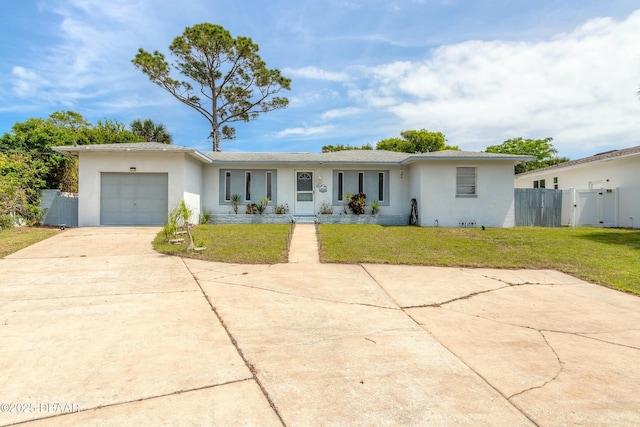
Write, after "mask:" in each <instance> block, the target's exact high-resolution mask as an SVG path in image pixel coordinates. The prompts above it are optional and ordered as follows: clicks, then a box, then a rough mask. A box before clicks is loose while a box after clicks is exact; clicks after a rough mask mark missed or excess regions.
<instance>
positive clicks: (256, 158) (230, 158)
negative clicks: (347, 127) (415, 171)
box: [205, 150, 408, 164]
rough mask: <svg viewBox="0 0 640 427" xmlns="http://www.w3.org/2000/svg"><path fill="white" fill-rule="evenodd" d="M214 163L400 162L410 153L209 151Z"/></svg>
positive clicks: (364, 151)
mask: <svg viewBox="0 0 640 427" xmlns="http://www.w3.org/2000/svg"><path fill="white" fill-rule="evenodd" d="M205 155H206V156H207V157H208V158H210V159H211V160H212V161H213V162H214V163H218V162H221V163H279V164H286V163H342V164H344V163H361V164H362V163H369V164H372V163H374V164H394V163H395V164H399V163H400V162H401V161H402V160H404V159H405V158H406V157H407V156H408V154H406V153H396V152H390V151H382V150H347V151H336V152H332V153H227V152H208V153H205Z"/></svg>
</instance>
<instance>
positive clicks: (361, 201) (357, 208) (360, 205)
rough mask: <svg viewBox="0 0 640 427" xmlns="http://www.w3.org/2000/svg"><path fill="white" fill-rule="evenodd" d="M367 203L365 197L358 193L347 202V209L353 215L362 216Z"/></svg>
mask: <svg viewBox="0 0 640 427" xmlns="http://www.w3.org/2000/svg"><path fill="white" fill-rule="evenodd" d="M366 201H367V195H366V194H364V193H358V194H354V195H353V196H351V199H350V200H349V209H351V212H353V213H354V214H355V215H364V207H365V204H366Z"/></svg>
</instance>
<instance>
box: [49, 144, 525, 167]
mask: <svg viewBox="0 0 640 427" xmlns="http://www.w3.org/2000/svg"><path fill="white" fill-rule="evenodd" d="M54 150H55V151H58V152H61V153H68V154H74V155H77V154H79V153H81V152H87V151H91V152H172V153H186V154H189V155H191V156H193V157H195V158H198V159H199V160H201V161H204V162H213V163H262V164H292V163H295V164H305V163H306V164H309V163H312V164H323V163H326V164H350V163H352V164H377V165H402V164H408V163H413V162H419V161H429V160H511V161H514V162H515V161H528V160H532V159H533V157H532V156H515V155H510V154H495V153H477V152H472V151H457V150H446V151H434V152H431V153H420V154H412V153H398V152H395V151H384V150H346V151H336V152H331V153H241V152H238V153H236V152H206V153H201V152H199V151H197V150H195V149H193V148H188V147H182V146H180V145H170V144H160V143H157V142H136V143H123V144H96V145H78V146H70V145H65V146H61V147H54Z"/></svg>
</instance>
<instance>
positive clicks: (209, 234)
mask: <svg viewBox="0 0 640 427" xmlns="http://www.w3.org/2000/svg"><path fill="white" fill-rule="evenodd" d="M290 230H291V225H290V224H224V225H222V224H216V225H198V226H196V227H194V228H193V229H192V230H191V232H192V234H193V240H194V242H195V243H196V246H200V245H202V246H205V247H206V248H207V249H206V250H204V251H202V252H190V253H186V252H185V248H186V247H187V243H188V242H187V241H188V237H187V236H186V235H184V236H181V237H184V238H185V242H184V243H183V244H178V245H173V244H169V243H166V240H165V236H164V232H162V231H161V232H160V233H158V235H157V236H156V238H155V240H154V241H153V247H154V248H155V249H156V250H157V251H158V252H162V253H165V254H169V255H180V256H186V257H190V258H196V259H203V260H207V261H218V262H230V263H242V264H275V263H280V262H287V257H288V253H287V242H288V237H289V232H290Z"/></svg>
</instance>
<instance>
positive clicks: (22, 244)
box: [0, 227, 59, 258]
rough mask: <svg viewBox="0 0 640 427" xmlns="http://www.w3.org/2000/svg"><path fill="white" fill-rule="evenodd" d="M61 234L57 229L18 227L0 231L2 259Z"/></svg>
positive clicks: (0, 253) (0, 254) (0, 256)
mask: <svg viewBox="0 0 640 427" xmlns="http://www.w3.org/2000/svg"><path fill="white" fill-rule="evenodd" d="M57 233H59V231H58V230H57V229H55V230H54V229H51V228H35V227H16V228H12V229H10V230H2V231H0V258H4V257H6V256H7V255H10V254H12V253H14V252H17V251H19V250H20V249H24V248H26V247H27V246H31V245H33V244H34V243H38V242H39V241H41V240H44V239H48V238H49V237H51V236H53V235H55V234H57Z"/></svg>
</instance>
